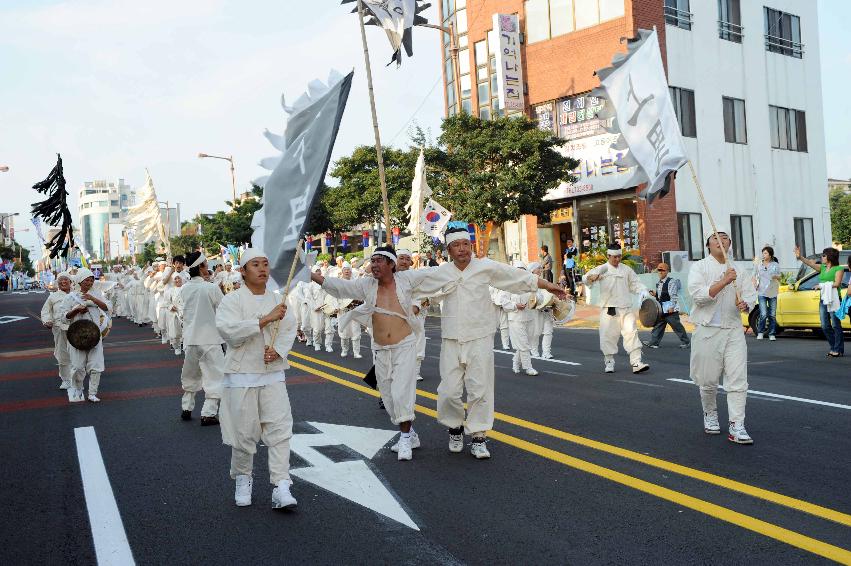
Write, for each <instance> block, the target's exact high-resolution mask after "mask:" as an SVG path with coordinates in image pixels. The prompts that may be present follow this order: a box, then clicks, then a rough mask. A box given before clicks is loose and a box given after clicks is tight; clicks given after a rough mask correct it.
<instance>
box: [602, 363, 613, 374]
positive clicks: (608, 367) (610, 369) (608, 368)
mask: <svg viewBox="0 0 851 566" xmlns="http://www.w3.org/2000/svg"><path fill="white" fill-rule="evenodd" d="M603 371H604V372H606V373H615V360H606V367H605V369H603Z"/></svg>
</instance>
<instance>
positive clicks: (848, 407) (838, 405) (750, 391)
mask: <svg viewBox="0 0 851 566" xmlns="http://www.w3.org/2000/svg"><path fill="white" fill-rule="evenodd" d="M668 381H676V382H677V383H691V384H692V385H693V384H694V381H692V380H690V379H676V378H673V377H671V378H668ZM718 388H719V389H724V386H723V385H719V386H718ZM748 394H749V395H764V396H765V397H773V398H774V399H786V400H787V401H798V402H799V403H811V404H813V405H822V406H824V407H835V408H837V409H846V410H849V411H851V405H842V404H841V403H830V402H828V401H818V400H816V399H805V398H804V397H792V396H790V395H780V394H779V393H766V392H765V391H754V390H753V389H748Z"/></svg>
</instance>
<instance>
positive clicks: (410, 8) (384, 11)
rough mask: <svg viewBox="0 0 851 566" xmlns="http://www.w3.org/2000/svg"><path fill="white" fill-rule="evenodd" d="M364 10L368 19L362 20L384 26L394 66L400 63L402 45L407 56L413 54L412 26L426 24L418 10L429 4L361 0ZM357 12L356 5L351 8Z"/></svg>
mask: <svg viewBox="0 0 851 566" xmlns="http://www.w3.org/2000/svg"><path fill="white" fill-rule="evenodd" d="M350 2H357V0H342V2H341V3H342V4H348V3H350ZM362 2H363V7H364V11H365V12H366V15H367V16H368V19H367V20H366V21H365V22H364V24H365V25H368V26H379V27H381V28H384V31H385V32H386V33H387V39H388V40H389V41H390V46H391V47H392V48H393V57H391V58H390V63H388V65H390V64H391V63H393V62H394V61H395V62H396V66H397V67H398V66H399V65H401V64H402V47H404V48H405V53H407V55H408V57H412V56H413V55H414V47H413V37H412V34H411V30H412V29H413V27H414V26H418V25H422V24H427V23H428V20H427V19H425V18H424V17H423V16H420V15H419V14H420V12H422V11H424V10H425V9H427V8H429V7H430V6H431V4H423V3H422V0H362ZM352 13H354V14H357V13H358V9H357V6H355V8H354V9H353V10H352Z"/></svg>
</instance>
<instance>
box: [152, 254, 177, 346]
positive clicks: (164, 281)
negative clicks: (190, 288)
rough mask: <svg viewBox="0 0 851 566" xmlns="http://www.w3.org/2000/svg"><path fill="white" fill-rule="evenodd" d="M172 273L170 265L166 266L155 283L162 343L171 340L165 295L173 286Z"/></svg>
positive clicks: (158, 324)
mask: <svg viewBox="0 0 851 566" xmlns="http://www.w3.org/2000/svg"><path fill="white" fill-rule="evenodd" d="M173 273H174V270H173V269H172V268H171V266H168V267H166V268H165V269H164V270H163V271H162V272H161V273H160V281H159V284H158V285H157V295H156V297H157V302H156V304H157V327H158V328H159V329H160V338H161V339H162V343H163V344H168V342H169V341H170V340H171V336H170V335H169V332H168V324H167V321H166V317H167V313H168V298H167V297H166V295H167V294H168V293H169V290H170V289H172V288H173V285H172V282H173V280H172V277H171V276H172V274H173Z"/></svg>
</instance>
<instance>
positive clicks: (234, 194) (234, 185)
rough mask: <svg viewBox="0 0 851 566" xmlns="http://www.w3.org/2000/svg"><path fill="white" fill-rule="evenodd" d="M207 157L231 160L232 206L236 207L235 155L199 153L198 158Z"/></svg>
mask: <svg viewBox="0 0 851 566" xmlns="http://www.w3.org/2000/svg"><path fill="white" fill-rule="evenodd" d="M205 157H211V158H213V159H223V160H225V161H228V162H230V182H231V188H232V189H233V202H232V203H231V208H235V207H236V173H235V172H234V168H233V155H229V156H228V157H224V156H222V155H207V154H206V153H199V154H198V159H204V158H205Z"/></svg>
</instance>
